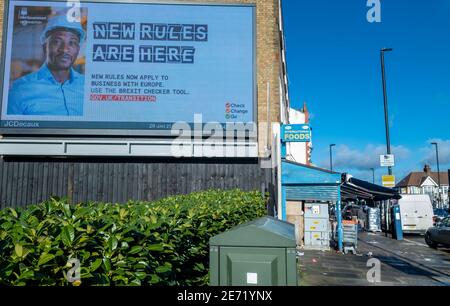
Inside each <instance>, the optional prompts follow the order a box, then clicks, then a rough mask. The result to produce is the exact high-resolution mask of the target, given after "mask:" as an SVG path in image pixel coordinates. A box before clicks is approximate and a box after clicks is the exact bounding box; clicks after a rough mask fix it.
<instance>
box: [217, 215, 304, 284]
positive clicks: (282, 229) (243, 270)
mask: <svg viewBox="0 0 450 306" xmlns="http://www.w3.org/2000/svg"><path fill="white" fill-rule="evenodd" d="M209 245H210V253H209V254H210V255H209V256H210V284H211V286H297V257H296V246H297V244H296V240H295V226H294V225H293V224H290V223H287V222H284V221H280V220H278V219H274V218H272V217H264V218H260V219H256V220H253V221H251V222H248V223H245V224H242V225H239V226H237V227H235V228H232V229H231V230H229V231H226V232H224V233H222V234H220V235H217V236H215V237H212V238H211V239H210V241H209Z"/></svg>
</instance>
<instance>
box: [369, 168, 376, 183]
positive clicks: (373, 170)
mask: <svg viewBox="0 0 450 306" xmlns="http://www.w3.org/2000/svg"><path fill="white" fill-rule="evenodd" d="M370 170H372V183H373V184H375V168H370Z"/></svg>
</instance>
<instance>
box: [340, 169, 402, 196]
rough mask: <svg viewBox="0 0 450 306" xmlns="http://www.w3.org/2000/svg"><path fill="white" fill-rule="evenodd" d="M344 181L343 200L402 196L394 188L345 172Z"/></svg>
mask: <svg viewBox="0 0 450 306" xmlns="http://www.w3.org/2000/svg"><path fill="white" fill-rule="evenodd" d="M342 181H343V182H342V185H341V196H342V199H343V200H352V199H353V200H358V199H366V200H367V199H370V200H373V201H385V200H391V199H400V198H401V196H400V195H399V193H398V192H397V191H395V190H394V189H391V188H386V187H383V186H380V185H375V184H372V183H369V182H366V181H362V180H359V179H356V178H353V177H349V176H348V175H345V174H344V175H343V176H342Z"/></svg>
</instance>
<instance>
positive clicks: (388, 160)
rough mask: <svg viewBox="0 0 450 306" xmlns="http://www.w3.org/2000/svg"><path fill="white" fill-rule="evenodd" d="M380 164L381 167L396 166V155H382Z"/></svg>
mask: <svg viewBox="0 0 450 306" xmlns="http://www.w3.org/2000/svg"><path fill="white" fill-rule="evenodd" d="M380 166H381V167H394V166H395V156H394V155H393V154H386V155H380Z"/></svg>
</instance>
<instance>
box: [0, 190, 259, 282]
mask: <svg viewBox="0 0 450 306" xmlns="http://www.w3.org/2000/svg"><path fill="white" fill-rule="evenodd" d="M265 212H266V211H265V199H262V197H261V194H260V193H259V192H242V191H240V190H233V191H208V192H200V193H194V194H191V195H187V196H174V197H170V198H166V199H163V200H160V201H157V202H151V203H148V202H129V203H128V204H126V205H119V204H105V203H89V204H78V205H69V204H68V203H67V202H66V201H64V200H59V199H51V200H49V201H47V202H45V203H42V204H39V205H33V206H30V207H28V208H26V209H18V210H14V209H6V210H3V211H0V284H1V285H68V284H72V285H80V283H79V282H75V283H69V282H68V281H67V280H66V278H65V276H64V274H65V273H67V272H69V270H70V268H72V267H73V266H72V265H71V264H68V261H69V260H70V259H77V260H79V262H80V267H81V284H82V285H169V286H172V285H182V286H190V285H207V284H208V282H209V275H208V272H209V271H208V268H209V267H208V264H209V247H208V243H209V238H210V237H212V236H215V235H217V234H219V233H221V232H223V231H226V230H228V229H230V228H232V227H234V226H236V225H238V224H241V223H244V222H247V221H250V220H252V219H255V218H257V217H260V216H263V215H265Z"/></svg>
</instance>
